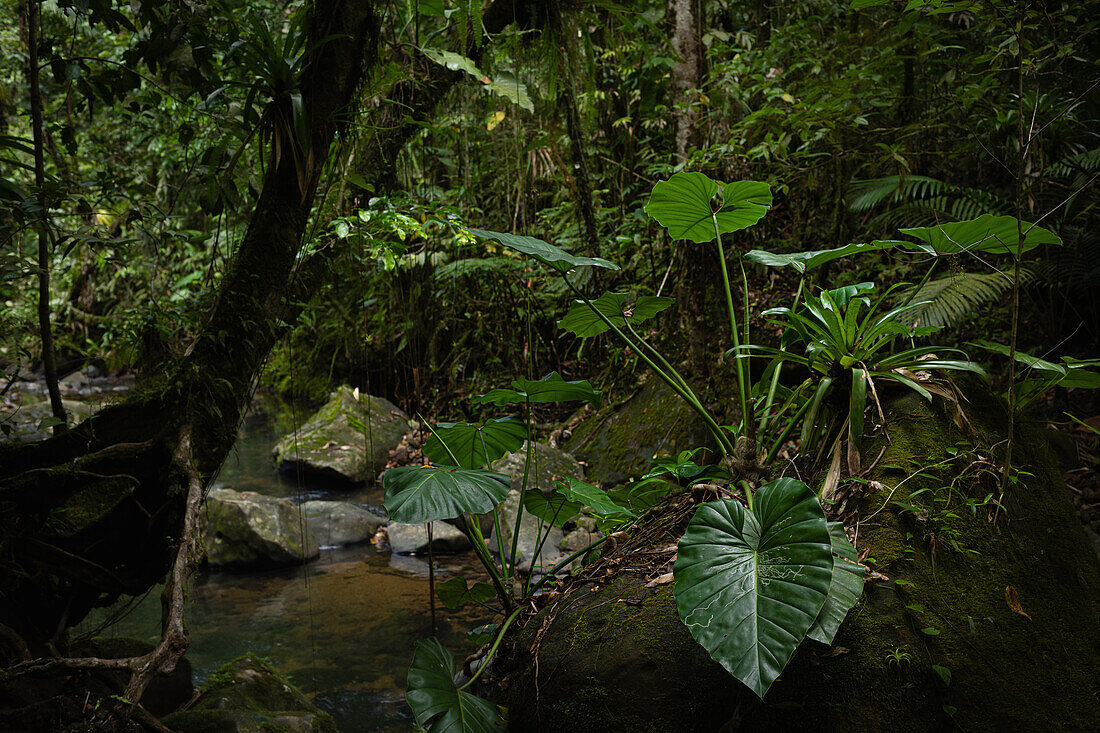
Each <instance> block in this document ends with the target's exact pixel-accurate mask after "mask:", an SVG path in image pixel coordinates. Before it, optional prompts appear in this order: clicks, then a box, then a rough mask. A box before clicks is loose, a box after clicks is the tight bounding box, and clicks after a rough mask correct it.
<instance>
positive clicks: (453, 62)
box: [420, 48, 485, 81]
mask: <svg viewBox="0 0 1100 733" xmlns="http://www.w3.org/2000/svg"><path fill="white" fill-rule="evenodd" d="M420 51H421V53H423V54H424V55H425V56H427V57H428V58H430V59H431V60H432V61H434V62H436V63H437V64H439V65H440V66H446V67H447V68H448V69H451V70H452V71H465V72H466V73H467V74H469V75H470V76H472V77H474V78H475V79H477V80H478V81H481V79H482V77H484V76H485V75H484V74H482V73H481V69H479V68H477V64H475V63H474V60H473V59H471V58H467V57H466V56H463V55H462V54H460V53H454V52H452V51H444V50H443V49H441V48H422V49H420Z"/></svg>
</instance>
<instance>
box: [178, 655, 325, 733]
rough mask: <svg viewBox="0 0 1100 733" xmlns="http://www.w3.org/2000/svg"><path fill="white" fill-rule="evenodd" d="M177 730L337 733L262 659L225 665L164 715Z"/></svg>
mask: <svg viewBox="0 0 1100 733" xmlns="http://www.w3.org/2000/svg"><path fill="white" fill-rule="evenodd" d="M163 722H164V724H165V725H166V726H168V727H169V728H171V729H172V730H174V731H178V732H179V733H336V723H335V722H333V720H332V716H330V715H329V714H328V713H325V712H322V711H320V710H318V709H317V706H316V705H314V704H313V703H312V702H310V700H309V698H308V697H306V696H305V695H303V694H302V692H301V690H299V689H298V688H296V687H295V686H294V685H292V684H290V682H289V681H288V680H287V679H286V677H284V676H283V675H281V674H279V673H278V672H277V671H275V669H274V668H273V667H272V666H271V665H270V664H267V663H266V662H264V661H263V660H260V659H257V658H256V657H253V656H251V655H245V656H243V657H240V658H238V659H235V660H233V661H232V662H229V663H228V664H225V665H223V666H222V667H221V668H220V669H218V671H217V672H215V673H214V675H213V676H212V677H211V678H210V680H209V681H208V682H207V683H206V686H205V687H204V688H203V691H202V693H201V694H200V695H199V696H198V698H196V700H195V701H194V702H193V703H192V704H191V705H189V706H188V708H187V709H186V710H184V711H181V712H176V713H172V714H171V715H168V716H166V717H165V718H164V719H163Z"/></svg>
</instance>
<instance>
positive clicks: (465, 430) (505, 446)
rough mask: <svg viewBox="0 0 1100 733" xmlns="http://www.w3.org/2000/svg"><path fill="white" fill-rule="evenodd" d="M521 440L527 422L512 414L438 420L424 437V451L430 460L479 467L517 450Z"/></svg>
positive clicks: (520, 446)
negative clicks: (472, 419)
mask: <svg viewBox="0 0 1100 733" xmlns="http://www.w3.org/2000/svg"><path fill="white" fill-rule="evenodd" d="M525 440H527V425H526V424H525V423H524V422H523V421H522V420H520V419H519V418H517V417H514V416H509V417H501V418H496V419H493V420H487V421H485V422H484V423H469V422H441V423H439V424H438V425H436V426H435V427H434V428H432V434H431V437H429V438H428V439H427V440H426V441H424V455H426V456H427V457H428V458H429V459H430V460H431V461H432V462H434V463H456V464H457V465H459V466H462V467H463V468H481V467H482V466H487V465H489V464H490V463H492V462H493V461H495V460H497V459H498V458H501V457H503V456H504V455H505V454H508V453H511V452H513V451H517V450H519V449H520V448H522V447H523V441H525Z"/></svg>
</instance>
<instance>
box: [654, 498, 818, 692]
mask: <svg viewBox="0 0 1100 733" xmlns="http://www.w3.org/2000/svg"><path fill="white" fill-rule="evenodd" d="M753 507H754V511H752V512H750V511H749V510H747V509H746V508H745V507H743V506H742V505H741V504H740V503H739V502H737V501H735V500H733V499H724V500H722V501H717V502H710V503H707V504H702V505H700V506H699V508H698V509H697V510H696V512H695V516H694V517H692V519H691V522H689V523H688V527H687V530H686V531H685V532H684V536H683V538H681V540H680V545H679V550H678V552H677V557H676V563H675V565H674V566H673V572H674V573H675V577H676V590H675V596H676V608H677V610H678V611H679V612H680V619H681V620H682V621H683V622H684V624H685V625H686V626H687V627H688V630H690V631H691V635H692V636H694V637H695V640H696V641H698V642H699V643H700V644H701V645H702V646H703V647H704V648H705V649H706V650H707V651H708V652H710V656H711V657H712V658H714V659H715V660H716V661H717V662H719V663H720V664H721V665H722V666H723V667H725V668H726V669H727V670H728V671H729V672H730V674H732V675H733V676H734V677H736V678H737V679H739V680H741V681H742V682H743V683H745V684H746V685H747V686H748V687H749V688H751V689H752V690H753V692H755V693H756V694H757V695H759V696H760V697H763V696H764V694H765V693H766V692H767V691H768V688H769V687H771V684H772V682H774V681H775V678H776V677H778V676H779V674H780V673H781V672H782V671H783V668H784V667H786V666H787V662H788V661H790V658H791V655H793V654H794V650H795V649H796V648H797V647H798V645H799V644H800V643H801V642H802V640H803V639H804V638H805V637H806V632H808V631H809V630H810V628H811V627H812V626H813V623H814V619H816V618H817V616H818V614H819V613H820V612H821V608H822V606H824V605H825V600H826V598H828V595H829V588H830V585H831V583H832V575H833V552H832V544H831V541H830V539H829V528H828V526H827V524H826V521H825V515H824V514H823V513H822V511H821V505H820V504H819V503H818V500H817V496H815V495H814V492H813V491H811V490H810V489H809V488H808V487H807V486H806V485H805V484H804V483H802V482H801V481H796V480H794V479H790V478H781V479H776V480H775V481H772V482H770V483H768V484H766V485H764V486H763V487H761V489H760V490H759V491H757V492H756V495H755V497H754V499H753Z"/></svg>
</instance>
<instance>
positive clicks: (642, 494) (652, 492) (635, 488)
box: [607, 478, 677, 515]
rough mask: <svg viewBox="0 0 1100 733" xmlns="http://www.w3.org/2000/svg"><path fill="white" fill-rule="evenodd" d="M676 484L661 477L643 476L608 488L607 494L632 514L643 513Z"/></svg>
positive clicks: (667, 493) (658, 501)
mask: <svg viewBox="0 0 1100 733" xmlns="http://www.w3.org/2000/svg"><path fill="white" fill-rule="evenodd" d="M676 488H677V487H676V485H675V484H673V483H671V482H670V481H666V480H665V479H662V478H643V479H641V480H640V481H632V482H630V483H628V484H626V485H625V486H620V487H619V488H616V489H610V490H608V492H607V495H608V496H609V497H611V500H612V501H613V502H615V503H616V504H618V505H619V506H622V507H626V508H628V509H630V510H631V511H633V512H634V514H636V515H637V514H643V513H645V512H647V511H649V510H650V509H652V508H653V507H655V506H657V504H659V503H660V501H661V499H663V498H665V497H666V496H668V495H669V493H671V492H672V491H674V490H675V489H676Z"/></svg>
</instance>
